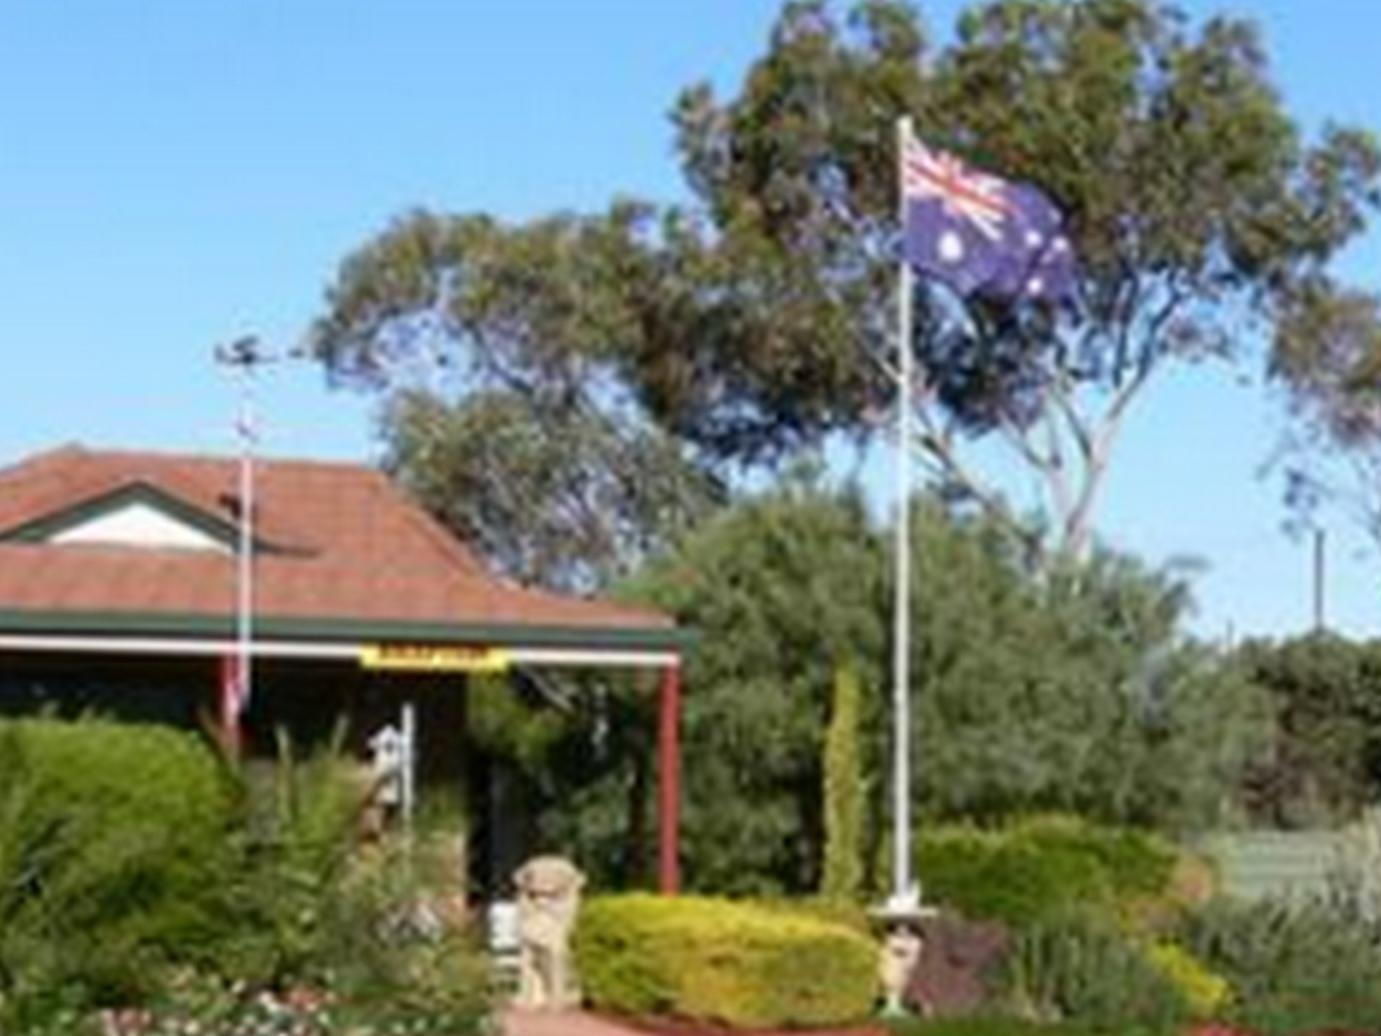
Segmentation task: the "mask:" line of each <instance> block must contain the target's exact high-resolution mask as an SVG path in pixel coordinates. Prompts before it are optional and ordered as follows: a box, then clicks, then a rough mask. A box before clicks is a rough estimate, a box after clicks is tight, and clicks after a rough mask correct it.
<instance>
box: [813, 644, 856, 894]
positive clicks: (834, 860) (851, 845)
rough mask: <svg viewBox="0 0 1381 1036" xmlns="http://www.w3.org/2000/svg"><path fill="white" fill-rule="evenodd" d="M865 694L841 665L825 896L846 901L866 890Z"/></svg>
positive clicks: (828, 784)
mask: <svg viewBox="0 0 1381 1036" xmlns="http://www.w3.org/2000/svg"><path fill="white" fill-rule="evenodd" d="M862 693H863V692H862V689H861V688H860V687H859V683H858V675H857V673H856V672H855V671H854V669H853V668H852V667H851V666H843V667H841V668H840V669H839V671H838V673H837V674H836V675H835V678H834V700H833V703H832V708H831V709H830V725H829V729H828V730H827V731H826V733H825V761H824V767H823V768H824V771H825V795H824V803H825V862H824V866H823V868H822V870H823V875H822V877H821V880H820V894H821V895H822V896H823V897H824V898H825V899H836V900H843V901H846V902H848V901H853V900H857V899H858V898H859V896H860V894H861V893H862V891H863V851H864V841H863V839H864V834H865V832H864V829H863V823H864V820H865V819H866V810H867V800H866V798H865V793H866V786H865V784H864V776H863V758H862V749H861V746H860V745H859V727H860V723H861V719H862V716H861V712H862V700H861V699H862Z"/></svg>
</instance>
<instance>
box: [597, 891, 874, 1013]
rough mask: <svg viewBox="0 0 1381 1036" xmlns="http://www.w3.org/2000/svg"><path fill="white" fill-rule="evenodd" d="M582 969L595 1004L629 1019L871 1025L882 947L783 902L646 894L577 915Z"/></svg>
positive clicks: (605, 900)
mask: <svg viewBox="0 0 1381 1036" xmlns="http://www.w3.org/2000/svg"><path fill="white" fill-rule="evenodd" d="M575 953H576V961H577V965H578V967H579V970H580V978H581V982H582V984H583V986H584V989H585V994H586V996H587V998H588V999H589V1001H590V1003H591V1004H592V1005H593V1006H594V1007H596V1008H598V1009H599V1010H603V1011H609V1012H611V1013H614V1014H620V1015H625V1016H629V1017H634V1018H659V1019H681V1020H685V1021H693V1022H702V1023H709V1024H714V1025H723V1026H728V1027H730V1028H736V1029H764V1028H802V1029H805V1028H811V1027H823V1026H831V1025H846V1024H849V1023H852V1022H857V1021H859V1020H861V1019H863V1018H866V1017H867V1016H868V1014H869V1013H870V1011H871V1010H872V1007H873V1004H874V1000H875V998H876V994H877V948H876V946H875V944H874V943H873V942H872V940H870V939H869V938H868V937H867V936H865V935H864V934H862V933H861V932H859V931H857V930H855V929H853V928H850V927H848V926H847V925H844V924H839V923H835V922H832V921H829V920H824V919H821V918H820V917H818V916H812V915H811V914H807V913H795V914H793V913H791V912H790V911H788V910H786V909H784V908H783V907H781V906H780V905H771V906H765V905H762V904H757V903H753V902H746V901H731V900H724V899H710V898H703V897H693V896H691V897H677V898H667V897H661V896H652V895H647V894H634V895H622V896H604V897H598V898H595V899H592V900H590V901H588V902H586V903H585V904H584V906H583V907H582V909H581V916H580V921H579V924H578V926H577V929H576V936H575Z"/></svg>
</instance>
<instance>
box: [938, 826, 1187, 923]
mask: <svg viewBox="0 0 1381 1036" xmlns="http://www.w3.org/2000/svg"><path fill="white" fill-rule="evenodd" d="M1175 860H1176V855H1175V850H1174V849H1173V848H1171V847H1170V846H1169V845H1167V844H1165V843H1164V842H1162V841H1161V840H1160V839H1159V838H1157V837H1156V836H1154V835H1151V834H1148V833H1145V832H1142V831H1135V830H1131V829H1124V828H1109V827H1100V826H1098V825H1095V824H1091V823H1088V822H1087V821H1083V820H1080V819H1078V818H1074V817H1060V816H1044V817H1034V818H1029V819H1026V820H1022V821H1018V822H1016V823H1014V824H1011V825H1009V826H1007V827H1004V828H998V829H994V830H983V829H978V828H974V827H967V826H952V827H942V828H933V829H931V830H929V831H924V832H922V833H921V835H920V837H919V838H918V840H917V848H916V865H917V870H918V872H919V873H920V876H921V879H922V882H923V885H924V887H925V890H926V893H927V895H928V896H929V897H930V898H932V899H935V900H938V901H940V902H942V903H945V904H946V905H948V906H951V907H953V908H954V909H956V910H958V911H959V912H960V913H962V914H964V915H965V916H968V917H974V918H982V919H990V920H997V921H1002V922H1004V923H1006V924H1011V925H1018V926H1019V925H1025V924H1030V923H1032V922H1035V921H1037V920H1039V919H1041V918H1042V917H1045V916H1049V915H1050V914H1052V913H1058V912H1059V911H1061V910H1064V909H1066V908H1068V907H1071V906H1073V905H1075V904H1079V903H1089V902H1093V903H1096V904H1099V905H1105V906H1109V907H1113V906H1117V905H1127V904H1131V903H1132V902H1134V901H1136V900H1140V899H1145V898H1148V897H1155V896H1158V895H1161V894H1162V893H1163V892H1164V891H1165V889H1166V887H1167V885H1168V884H1169V881H1170V878H1171V875H1172V873H1173V872H1174V868H1175Z"/></svg>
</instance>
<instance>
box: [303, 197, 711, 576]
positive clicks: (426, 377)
mask: <svg viewBox="0 0 1381 1036" xmlns="http://www.w3.org/2000/svg"><path fill="white" fill-rule="evenodd" d="M648 218H649V217H648V213H647V212H646V210H645V209H644V208H643V207H641V206H636V205H622V204H620V205H615V206H613V207H612V208H611V209H610V211H609V213H608V214H607V215H606V216H603V217H588V218H581V217H574V216H566V215H560V216H552V217H548V218H545V219H539V220H536V221H534V222H533V223H530V224H527V225H523V226H516V227H514V226H506V225H503V224H501V223H499V222H497V221H496V220H494V219H491V218H490V217H488V216H484V215H473V216H443V215H435V214H430V213H415V214H412V215H410V216H408V217H406V218H404V219H400V220H398V221H397V222H396V223H395V224H394V225H393V226H391V227H390V228H389V229H388V230H386V231H385V232H384V233H383V234H381V235H380V236H379V237H378V238H377V239H375V240H374V241H372V242H370V243H369V244H367V245H366V246H365V247H363V248H361V249H360V250H359V251H358V252H356V253H355V254H354V255H352V256H351V257H350V258H349V259H348V260H347V261H346V262H345V263H344V264H343V265H342V267H341V271H340V275H339V278H338V280H337V282H336V283H335V284H334V285H333V286H332V287H331V289H330V291H329V295H328V312H327V313H326V314H325V315H323V316H322V317H321V319H320V320H318V322H317V324H316V327H315V330H314V339H315V347H316V351H317V354H318V356H319V357H320V358H321V359H322V361H323V363H324V364H325V365H326V366H327V368H328V369H329V370H330V371H331V373H332V376H333V377H334V378H335V379H337V380H342V381H346V382H350V383H352V384H356V385H365V386H368V387H372V388H376V389H380V390H385V391H387V392H388V405H387V407H386V408H385V411H384V420H383V429H384V434H385V438H386V440H387V442H388V456H387V462H386V463H387V466H388V467H389V468H390V469H391V470H393V471H394V472H395V473H396V474H397V475H398V476H399V477H400V479H401V481H402V482H403V483H404V484H405V485H406V486H408V487H409V488H410V489H411V490H412V491H413V492H415V493H416V494H417V495H418V497H419V498H420V499H421V500H422V501H423V502H424V503H425V504H426V505H427V506H428V507H429V508H430V509H431V510H432V511H433V512H434V513H435V514H436V515H437V516H438V517H439V518H440V519H441V520H442V521H443V522H445V523H446V524H447V525H448V526H450V527H451V528H452V529H454V530H455V531H456V532H458V533H460V534H461V536H462V537H463V538H464V539H465V540H466V541H467V542H469V543H471V544H473V545H474V546H475V548H476V549H478V550H480V551H481V552H482V553H484V554H485V555H486V556H487V557H488V559H489V560H490V561H491V562H493V563H494V564H495V565H496V566H497V567H498V568H499V569H501V570H502V571H504V572H506V573H507V574H509V575H511V576H513V577H515V578H517V579H520V580H522V581H524V582H537V583H540V584H544V585H548V586H556V587H561V588H567V589H572V588H574V589H580V590H588V589H590V588H591V587H592V586H595V585H602V584H605V583H607V582H609V581H610V580H611V579H613V578H616V577H617V576H619V575H620V574H624V573H626V572H627V571H628V569H629V567H630V566H631V565H633V564H635V563H636V562H637V561H638V560H639V559H640V558H642V557H643V556H644V555H645V554H646V553H647V552H648V551H649V550H651V549H654V548H656V547H658V546H661V545H663V544H665V543H666V542H667V539H668V537H671V536H674V535H675V534H676V532H677V531H679V530H681V529H684V528H687V527H689V526H690V525H692V524H693V523H694V522H695V521H697V520H698V519H699V518H700V517H701V516H703V515H704V514H705V513H706V511H707V510H709V509H711V508H712V507H713V506H714V504H715V502H716V501H717V500H718V499H719V498H720V496H721V495H722V488H721V486H720V485H719V484H718V482H717V480H716V479H715V478H714V477H713V476H712V475H711V474H710V473H709V472H708V471H707V469H706V468H705V466H704V465H703V464H700V463H698V462H697V461H696V460H695V458H693V457H692V456H691V455H690V453H689V452H688V451H687V450H686V449H685V447H684V445H683V444H682V443H680V442H679V441H678V440H677V439H676V438H675V436H674V435H670V434H668V429H665V428H662V427H659V426H657V425H655V424H654V423H653V422H651V421H650V420H648V419H647V417H646V416H645V415H644V413H643V408H642V407H641V406H640V405H639V402H638V400H637V398H636V392H634V391H631V386H630V385H629V384H628V380H627V377H626V375H625V373H624V372H625V369H626V367H627V364H628V358H629V355H630V354H631V353H632V352H634V351H636V349H637V348H639V345H638V343H639V342H640V341H641V340H642V339H643V337H644V336H645V335H646V334H647V333H648V327H647V326H646V325H645V322H644V321H643V320H642V318H641V314H640V312H639V309H638V307H637V305H636V302H637V300H638V299H639V298H640V297H641V295H642V293H643V290H644V289H645V288H646V287H647V284H648V280H649V278H650V277H651V276H652V275H653V270H652V269H651V268H650V267H649V263H650V262H651V261H652V260H651V259H650V257H646V256H644V255H643V254H642V253H643V246H642V245H641V244H640V241H639V239H640V236H641V235H642V233H643V230H644V226H645V224H646V222H647V220H648ZM424 339H425V340H427V341H429V342H430V343H431V345H432V346H434V347H435V348H428V349H427V350H426V354H425V356H422V355H419V354H418V353H417V352H416V347H417V346H418V345H419V344H421V342H422V341H423V340H424Z"/></svg>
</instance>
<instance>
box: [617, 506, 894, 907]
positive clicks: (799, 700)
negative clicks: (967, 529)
mask: <svg viewBox="0 0 1381 1036" xmlns="http://www.w3.org/2000/svg"><path fill="white" fill-rule="evenodd" d="M624 593H625V594H626V595H627V596H628V597H630V598H632V599H635V600H640V601H645V602H647V603H651V604H654V605H657V606H659V607H661V608H664V609H665V610H667V611H668V612H669V613H671V614H673V615H675V616H676V617H677V619H678V620H679V621H681V622H682V623H684V624H685V625H686V626H688V627H690V628H692V629H695V630H697V631H698V632H699V634H700V639H699V641H698V643H697V645H696V648H695V650H694V651H693V652H692V653H691V655H690V656H689V658H688V663H687V667H686V685H687V687H688V688H689V693H688V694H687V695H686V699H685V711H684V734H683V744H684V756H685V760H686V765H685V781H684V788H685V805H684V810H683V814H682V834H683V843H682V844H683V851H684V859H685V867H686V877H687V881H688V882H689V883H690V884H691V886H692V887H694V888H698V889H713V890H716V891H723V892H730V893H735V894H763V893H766V894H777V893H781V892H793V893H806V892H813V891H815V890H816V889H818V888H819V887H820V866H821V860H822V857H823V849H824V832H823V812H824V811H823V806H822V801H821V791H822V787H823V784H824V776H823V774H822V772H821V747H822V746H823V744H824V741H825V731H826V727H827V723H828V717H829V707H830V705H829V703H830V698H831V693H832V687H833V684H834V678H835V672H834V665H835V660H836V659H840V658H856V659H858V660H859V663H858V664H859V670H858V677H859V679H860V682H861V684H862V686H865V687H866V686H876V684H877V683H878V682H879V673H878V671H877V668H876V667H877V665H878V664H879V662H880V660H881V658H882V655H883V651H884V644H885V640H884V632H883V630H884V624H885V617H886V614H887V613H886V604H885V598H884V596H883V593H884V590H883V554H882V550H881V545H880V543H879V538H878V535H877V533H876V532H875V531H874V530H873V529H872V528H871V526H870V524H869V522H868V517H867V513H866V511H865V509H864V505H863V502H862V500H861V499H860V498H859V497H858V496H857V494H856V493H853V492H845V493H833V492H830V491H827V490H825V489H823V488H821V487H819V486H818V485H815V484H812V483H810V482H808V481H806V482H803V481H799V480H797V481H790V482H788V483H787V484H786V485H784V486H783V487H781V488H778V489H776V490H773V491H771V492H768V493H765V494H763V495H762V496H760V497H758V498H756V499H753V500H749V501H745V502H744V503H743V504H741V505H739V506H737V507H735V508H732V509H730V510H728V511H726V512H724V513H723V514H722V515H721V516H719V517H718V518H716V519H715V520H713V521H711V522H707V523H706V524H705V525H703V526H702V527H701V528H700V529H698V530H697V531H696V532H695V533H694V534H693V535H691V536H690V537H688V538H687V539H686V540H685V541H684V542H683V544H682V545H681V547H680V549H679V550H677V551H676V552H675V553H674V554H672V555H670V556H668V557H665V558H662V559H659V560H658V561H656V562H654V563H653V564H651V565H649V566H648V567H647V568H646V569H645V570H644V571H643V572H642V573H640V574H639V576H638V578H637V579H636V580H635V581H634V582H632V583H631V584H629V585H628V586H627V587H626V588H625V590H624ZM863 709H864V711H863V712H862V715H861V716H860V724H861V729H862V731H863V732H864V733H863V742H864V745H866V746H868V747H867V748H864V749H863V750H864V751H865V752H868V753H870V754H868V755H865V757H864V759H863V766H864V769H865V773H876V772H877V769H878V766H879V762H878V760H877V758H876V757H875V755H873V754H872V753H876V752H877V751H878V750H879V746H880V744H881V736H880V731H879V727H878V719H879V717H878V715H877V713H876V709H875V706H872V705H871V703H867V702H865V703H863Z"/></svg>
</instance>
